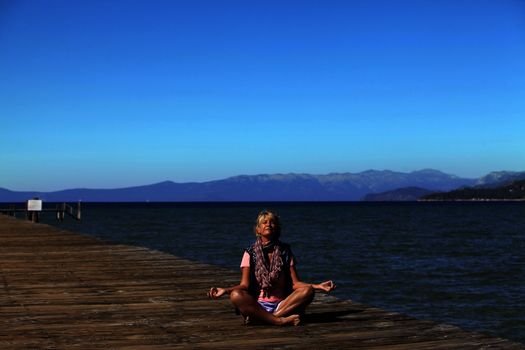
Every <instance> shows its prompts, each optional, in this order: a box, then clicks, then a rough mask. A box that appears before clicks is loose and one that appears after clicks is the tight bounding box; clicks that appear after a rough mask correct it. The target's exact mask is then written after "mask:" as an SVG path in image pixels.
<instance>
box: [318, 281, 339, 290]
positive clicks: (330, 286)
mask: <svg viewBox="0 0 525 350" xmlns="http://www.w3.org/2000/svg"><path fill="white" fill-rule="evenodd" d="M313 287H314V288H315V289H319V290H323V291H325V292H330V291H332V290H334V289H335V287H336V285H335V283H334V282H333V281H325V282H323V283H319V284H314V285H313Z"/></svg>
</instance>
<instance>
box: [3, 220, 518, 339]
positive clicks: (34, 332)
mask: <svg viewBox="0 0 525 350" xmlns="http://www.w3.org/2000/svg"><path fill="white" fill-rule="evenodd" d="M238 278H239V274H238V272H234V271H229V270H226V269H223V268H219V267H216V266H211V265H206V264H202V263H197V262H192V261H188V260H185V259H181V258H178V257H175V256H172V255H169V254H165V253H161V252H157V251H152V250H148V249H145V248H141V247H134V246H127V245H118V244H109V243H105V242H102V241H99V240H97V239H94V238H91V237H87V236H84V235H80V234H77V233H72V232H68V231H63V230H60V229H57V228H54V227H51V226H48V225H42V224H35V223H31V222H29V221H23V220H19V219H16V218H12V217H8V216H4V215H0V283H1V288H0V349H179V348H252V349H254V348H318V349H340V348H346V349H352V348H359V349H525V345H524V344H520V343H514V342H511V341H508V340H504V339H500V338H495V337H490V336H487V335H484V334H479V333H471V332H466V331H463V330H461V329H459V328H457V327H454V326H449V325H444V324H437V323H434V322H430V321H421V320H417V319H414V318H411V317H408V316H405V315H401V314H398V313H392V312H388V311H384V310H381V309H377V308H373V307H369V306H365V305H360V304H356V303H353V302H351V301H343V300H338V299H335V298H330V297H326V296H325V295H317V296H316V299H315V301H314V302H313V303H312V305H311V306H310V307H309V308H308V310H307V314H306V315H305V317H304V323H303V325H302V326H299V327H275V326H244V325H243V324H242V319H241V317H240V316H237V315H235V314H234V312H233V309H232V307H231V306H230V304H229V301H228V300H227V298H225V299H224V300H219V301H210V300H208V299H207V298H206V297H205V293H206V291H207V290H208V289H209V287H210V286H213V285H230V284H235V283H237V282H238Z"/></svg>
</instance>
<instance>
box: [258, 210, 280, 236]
mask: <svg viewBox="0 0 525 350" xmlns="http://www.w3.org/2000/svg"><path fill="white" fill-rule="evenodd" d="M276 229H277V224H276V222H275V220H274V219H273V218H272V217H268V216H267V217H264V218H262V219H261V220H260V221H259V224H258V225H257V230H256V231H257V234H258V235H260V236H261V237H262V238H263V240H264V239H266V240H269V239H270V238H272V236H273V235H274V233H275V231H276Z"/></svg>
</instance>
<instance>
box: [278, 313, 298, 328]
mask: <svg viewBox="0 0 525 350" xmlns="http://www.w3.org/2000/svg"><path fill="white" fill-rule="evenodd" d="M279 320H280V322H281V323H280V324H279V325H280V326H288V325H294V326H298V325H299V323H301V318H300V316H299V315H290V316H286V317H279Z"/></svg>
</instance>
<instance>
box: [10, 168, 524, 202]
mask: <svg viewBox="0 0 525 350" xmlns="http://www.w3.org/2000/svg"><path fill="white" fill-rule="evenodd" d="M519 174H522V175H525V172H524V173H516V172H497V173H490V174H488V175H486V176H484V177H482V178H479V179H469V178H460V177H457V176H455V175H450V174H446V173H443V172H441V171H438V170H433V169H424V170H419V171H413V172H410V173H402V172H394V171H390V170H382V171H379V170H368V171H364V172H360V173H331V174H327V175H311V174H293V173H292V174H261V175H239V176H234V177H229V178H226V179H222V180H216V181H208V182H188V183H175V182H172V181H164V182H160V183H156V184H152V185H145V186H136V187H126V188H117V189H87V188H77V189H68V190H62V191H55V192H29V191H26V192H22V191H10V190H8V189H4V188H0V202H12V203H15V202H25V201H26V200H28V199H31V198H35V197H38V198H40V199H42V200H44V201H48V202H73V201H79V200H81V201H84V202H145V201H151V202H197V201H241V202H242V201H356V200H362V199H363V198H364V197H365V196H366V195H367V194H370V193H381V192H386V191H393V190H396V189H400V188H405V187H417V188H419V189H424V190H427V191H430V192H445V191H450V190H454V189H457V188H461V187H466V186H476V185H478V186H489V185H490V184H494V183H499V182H501V181H505V180H506V179H507V178H509V177H510V178H514V177H515V176H518V177H519V176H521V175H519ZM524 177H525V176H524Z"/></svg>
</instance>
